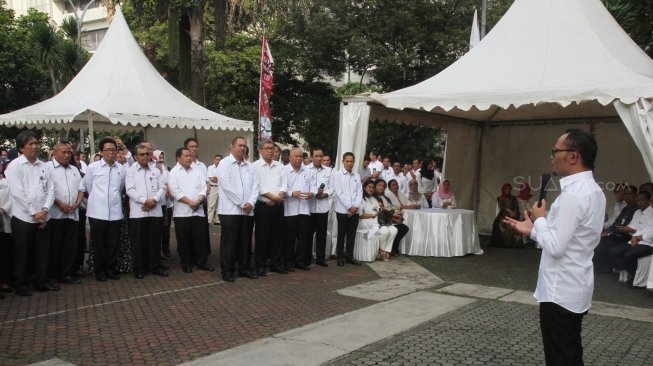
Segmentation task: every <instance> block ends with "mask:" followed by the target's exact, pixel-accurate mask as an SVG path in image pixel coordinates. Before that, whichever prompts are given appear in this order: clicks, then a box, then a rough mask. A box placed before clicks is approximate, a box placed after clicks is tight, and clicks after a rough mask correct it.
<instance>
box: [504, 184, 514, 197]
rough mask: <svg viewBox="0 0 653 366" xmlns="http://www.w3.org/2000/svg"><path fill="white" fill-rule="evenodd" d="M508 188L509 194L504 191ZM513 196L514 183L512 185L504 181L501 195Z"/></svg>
mask: <svg viewBox="0 0 653 366" xmlns="http://www.w3.org/2000/svg"><path fill="white" fill-rule="evenodd" d="M506 188H507V189H508V194H504V193H503V192H504V191H505V190H506ZM511 196H512V185H510V183H504V184H503V185H502V186H501V197H504V198H509V197H511Z"/></svg>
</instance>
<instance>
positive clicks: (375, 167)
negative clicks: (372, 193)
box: [369, 150, 383, 180]
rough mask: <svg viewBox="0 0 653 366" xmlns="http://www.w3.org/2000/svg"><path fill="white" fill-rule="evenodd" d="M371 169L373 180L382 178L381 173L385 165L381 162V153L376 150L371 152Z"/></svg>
mask: <svg viewBox="0 0 653 366" xmlns="http://www.w3.org/2000/svg"><path fill="white" fill-rule="evenodd" d="M369 168H370V172H372V175H371V176H370V178H372V180H375V179H378V178H379V177H381V172H382V171H383V163H382V162H381V161H380V160H379V153H378V152H376V151H374V150H372V151H370V165H369Z"/></svg>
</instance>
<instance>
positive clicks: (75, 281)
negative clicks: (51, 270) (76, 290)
mask: <svg viewBox="0 0 653 366" xmlns="http://www.w3.org/2000/svg"><path fill="white" fill-rule="evenodd" d="M59 282H61V283H67V284H70V285H79V284H80V283H82V281H80V280H78V279H77V278H75V277H72V276H65V277H64V278H62V279H61V281H59Z"/></svg>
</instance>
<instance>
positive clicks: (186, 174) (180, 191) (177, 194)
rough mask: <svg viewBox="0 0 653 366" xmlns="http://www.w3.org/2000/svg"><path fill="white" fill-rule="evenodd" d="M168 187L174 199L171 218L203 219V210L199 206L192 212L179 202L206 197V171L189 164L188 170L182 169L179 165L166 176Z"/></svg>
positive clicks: (187, 206)
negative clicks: (197, 217) (195, 217)
mask: <svg viewBox="0 0 653 366" xmlns="http://www.w3.org/2000/svg"><path fill="white" fill-rule="evenodd" d="M168 186H169V187H170V193H171V194H172V196H173V197H174V198H175V209H174V210H173V211H172V216H173V217H191V216H202V217H204V208H203V207H202V205H200V206H199V207H198V208H197V210H194V211H193V209H192V208H191V207H190V206H189V205H187V204H185V203H183V202H181V201H180V200H181V199H182V198H184V197H186V198H188V199H190V200H191V201H195V200H197V199H198V198H199V196H205V197H206V170H202V168H201V167H200V166H198V165H195V164H191V165H190V167H189V168H188V170H186V169H184V167H183V166H181V164H179V163H177V165H175V166H174V168H172V170H170V174H168Z"/></svg>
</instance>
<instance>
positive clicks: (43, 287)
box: [36, 282, 59, 292]
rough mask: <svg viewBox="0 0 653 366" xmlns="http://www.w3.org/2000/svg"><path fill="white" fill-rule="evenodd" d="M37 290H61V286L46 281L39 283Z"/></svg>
mask: <svg viewBox="0 0 653 366" xmlns="http://www.w3.org/2000/svg"><path fill="white" fill-rule="evenodd" d="M36 291H42V292H46V291H59V286H57V285H54V284H52V283H47V282H46V283H44V284H42V285H38V286H36Z"/></svg>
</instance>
